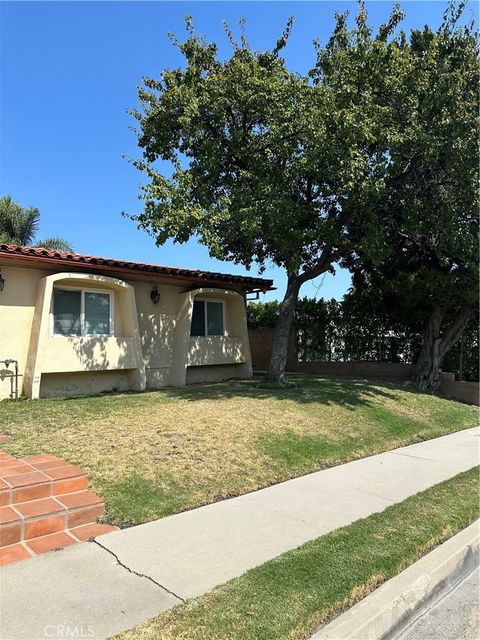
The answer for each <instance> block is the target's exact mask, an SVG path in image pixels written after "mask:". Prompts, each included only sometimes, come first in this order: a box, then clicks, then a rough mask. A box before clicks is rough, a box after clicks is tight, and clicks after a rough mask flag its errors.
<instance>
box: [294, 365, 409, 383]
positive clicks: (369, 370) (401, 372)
mask: <svg viewBox="0 0 480 640" xmlns="http://www.w3.org/2000/svg"><path fill="white" fill-rule="evenodd" d="M294 370H295V371H301V372H302V373H313V374H317V375H321V376H333V377H335V376H345V377H350V378H385V379H388V380H395V381H396V382H405V381H407V380H408V379H409V378H410V370H411V365H409V364H402V363H390V362H298V363H297V365H296V367H295V368H294Z"/></svg>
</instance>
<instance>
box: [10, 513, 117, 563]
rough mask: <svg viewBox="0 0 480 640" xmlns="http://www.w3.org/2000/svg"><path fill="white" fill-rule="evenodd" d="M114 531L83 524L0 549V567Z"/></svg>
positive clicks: (105, 527) (100, 526) (109, 528)
mask: <svg viewBox="0 0 480 640" xmlns="http://www.w3.org/2000/svg"><path fill="white" fill-rule="evenodd" d="M116 530H117V527H112V526H111V525H109V524H99V523H93V524H84V525H81V526H78V527H74V528H73V529H68V530H65V531H61V532H57V533H51V534H49V535H45V536H40V537H38V538H32V539H31V540H25V541H24V542H17V543H14V544H11V545H7V546H5V547H0V566H2V565H5V564H10V563H12V562H17V561H18V560H25V559H27V558H31V557H32V556H36V555H42V554H44V553H48V552H49V551H57V550H58V549H64V548H65V547H69V546H70V545H72V544H77V543H79V542H85V541H86V540H89V539H90V538H96V537H98V536H102V535H104V534H105V533H110V532H111V531H116Z"/></svg>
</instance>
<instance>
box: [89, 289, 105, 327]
mask: <svg viewBox="0 0 480 640" xmlns="http://www.w3.org/2000/svg"><path fill="white" fill-rule="evenodd" d="M85 334H87V335H88V334H95V335H109V334H110V296H109V294H108V293H90V292H88V291H86V292H85Z"/></svg>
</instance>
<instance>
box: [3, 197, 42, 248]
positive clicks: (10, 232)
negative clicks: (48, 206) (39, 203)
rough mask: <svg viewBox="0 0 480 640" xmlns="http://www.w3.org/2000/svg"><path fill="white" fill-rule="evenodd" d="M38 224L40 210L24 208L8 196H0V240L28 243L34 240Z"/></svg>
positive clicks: (20, 243) (9, 242)
mask: <svg viewBox="0 0 480 640" xmlns="http://www.w3.org/2000/svg"><path fill="white" fill-rule="evenodd" d="M39 224H40V211H39V210H38V209H37V208H35V207H29V208H28V209H25V208H23V207H21V206H20V205H19V204H17V203H16V202H13V200H12V198H11V197H10V196H3V197H2V198H0V242H6V243H8V244H19V245H22V246H24V245H28V244H31V243H32V242H33V241H34V238H35V235H36V233H37V231H38V227H39Z"/></svg>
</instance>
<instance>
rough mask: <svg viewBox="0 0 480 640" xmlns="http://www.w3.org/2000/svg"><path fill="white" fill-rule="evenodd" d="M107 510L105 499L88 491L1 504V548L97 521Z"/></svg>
mask: <svg viewBox="0 0 480 640" xmlns="http://www.w3.org/2000/svg"><path fill="white" fill-rule="evenodd" d="M104 509H105V505H104V502H103V500H102V499H101V498H99V497H98V496H97V495H96V494H95V493H93V492H92V491H86V490H84V491H76V492H74V493H68V494H61V495H57V496H55V497H48V498H40V499H38V500H29V501H24V502H18V503H14V504H9V505H6V506H3V507H0V547H5V546H10V545H12V544H15V543H17V542H23V541H25V542H27V541H29V540H32V539H34V538H39V537H44V536H46V535H50V534H54V533H60V532H62V531H64V530H65V529H73V528H75V527H78V526H81V525H88V524H93V523H95V521H96V519H97V518H98V516H100V515H101V514H102V513H103V512H104Z"/></svg>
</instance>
